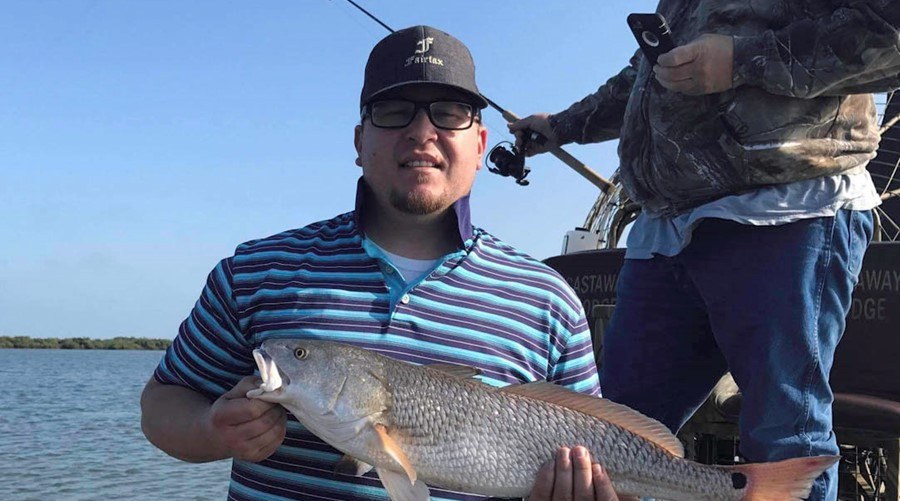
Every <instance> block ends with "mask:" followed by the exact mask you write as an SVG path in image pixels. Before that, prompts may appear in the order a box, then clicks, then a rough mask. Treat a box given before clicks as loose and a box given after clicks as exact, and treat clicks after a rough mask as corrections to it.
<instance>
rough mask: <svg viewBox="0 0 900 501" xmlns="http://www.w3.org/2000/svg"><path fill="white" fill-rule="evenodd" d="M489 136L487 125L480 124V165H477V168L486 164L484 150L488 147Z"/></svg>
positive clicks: (479, 168)
mask: <svg viewBox="0 0 900 501" xmlns="http://www.w3.org/2000/svg"><path fill="white" fill-rule="evenodd" d="M487 136H488V131H487V127H485V126H484V125H481V124H480V123H479V124H478V165H476V166H475V170H481V166H482V165H484V152H485V150H486V149H487Z"/></svg>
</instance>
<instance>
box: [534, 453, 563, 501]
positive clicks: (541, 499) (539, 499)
mask: <svg viewBox="0 0 900 501" xmlns="http://www.w3.org/2000/svg"><path fill="white" fill-rule="evenodd" d="M555 468H556V466H555V465H554V463H553V461H547V462H546V463H544V466H541V469H540V470H539V471H538V474H537V477H535V479H534V488H533V489H532V490H531V495H529V496H528V501H550V496H552V495H553V475H554V470H555Z"/></svg>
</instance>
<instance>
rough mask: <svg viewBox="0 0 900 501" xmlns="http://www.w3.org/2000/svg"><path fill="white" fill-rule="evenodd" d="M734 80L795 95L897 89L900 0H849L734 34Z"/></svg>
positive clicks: (899, 77) (771, 90) (783, 93)
mask: <svg viewBox="0 0 900 501" xmlns="http://www.w3.org/2000/svg"><path fill="white" fill-rule="evenodd" d="M734 83H735V86H738V85H752V86H756V87H761V88H763V89H765V90H766V91H768V92H771V93H773V94H779V95H785V96H792V97H798V98H814V97H817V96H820V95H846V94H861V93H869V92H887V91H890V90H892V89H895V88H897V87H900V0H863V1H849V2H845V5H844V6H842V7H839V8H838V9H836V10H834V11H833V12H832V13H831V14H830V15H829V16H825V17H822V18H818V19H801V20H798V21H795V22H793V23H791V24H789V25H787V26H785V27H783V28H781V29H778V30H768V31H765V32H763V33H761V34H759V35H756V36H750V37H742V36H737V37H735V39H734Z"/></svg>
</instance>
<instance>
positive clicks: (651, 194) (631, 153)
mask: <svg viewBox="0 0 900 501" xmlns="http://www.w3.org/2000/svg"><path fill="white" fill-rule="evenodd" d="M658 11H659V12H660V13H662V14H663V15H664V16H665V17H666V19H667V20H668V22H669V25H670V27H671V29H672V34H673V38H674V39H675V42H676V44H679V45H681V44H685V43H688V42H690V41H692V40H694V39H695V38H697V37H698V36H700V35H703V34H705V33H719V34H726V35H731V36H733V37H734V72H733V80H734V84H735V86H734V88H732V89H730V90H728V91H725V92H722V93H719V94H710V95H706V96H687V95H684V94H680V93H676V92H671V91H668V90H666V89H665V88H663V87H662V86H661V85H660V84H659V83H658V82H657V81H656V80H655V78H653V74H652V72H651V68H650V65H649V64H648V63H647V62H645V61H644V60H643V58H642V57H640V56H639V55H636V56H635V58H633V59H632V61H631V65H630V66H628V67H626V68H625V69H624V70H622V71H621V72H620V73H619V74H618V75H616V76H614V77H612V78H611V79H610V80H609V81H607V82H606V83H605V84H604V85H603V86H601V87H600V88H599V89H598V90H597V92H595V93H594V94H591V95H590V96H587V97H586V98H584V99H583V100H581V101H579V102H577V103H575V104H573V105H572V106H570V107H569V108H568V109H567V110H565V111H563V112H560V113H557V114H554V115H551V117H550V123H551V126H552V127H553V129H554V132H555V133H556V134H557V136H558V137H559V140H560V144H565V143H570V142H577V143H581V144H584V143H593V142H599V141H604V140H607V139H613V138H616V137H618V138H619V139H620V141H619V159H620V166H619V176H620V179H621V181H622V184H623V187H624V188H625V189H626V191H627V193H628V194H629V196H630V197H631V198H632V199H633V200H635V201H636V202H638V203H640V204H641V206H642V207H643V209H644V211H646V212H649V213H652V214H657V215H673V214H677V213H679V212H682V211H684V210H686V209H689V208H691V207H694V206H697V205H700V204H702V203H704V202H707V201H710V200H714V199H716V198H719V197H722V196H725V195H728V194H732V193H738V192H741V191H747V190H751V189H754V188H758V187H760V186H766V185H773V184H780V183H787V182H791V181H798V180H802V179H809V178H814V177H819V176H824V175H830V174H835V173H839V172H846V171H852V170H855V169H862V168H864V167H865V165H866V163H867V162H868V161H869V160H870V159H871V158H872V157H874V155H875V150H876V148H877V146H878V140H879V135H878V124H877V118H876V112H875V105H874V99H873V96H872V94H871V93H872V92H885V91H888V90H891V89H895V88H898V87H900V34H898V33H900V32H898V30H900V0H832V1H824V0H754V1H749V0H686V1H680V0H661V2H660V3H659V6H658Z"/></svg>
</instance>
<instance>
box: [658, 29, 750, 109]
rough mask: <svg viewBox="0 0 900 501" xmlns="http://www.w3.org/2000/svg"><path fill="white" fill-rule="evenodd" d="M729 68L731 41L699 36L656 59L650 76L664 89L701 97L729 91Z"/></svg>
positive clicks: (731, 58)
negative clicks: (654, 77)
mask: <svg viewBox="0 0 900 501" xmlns="http://www.w3.org/2000/svg"><path fill="white" fill-rule="evenodd" d="M733 68H734V39H733V38H732V37H730V36H727V35H703V36H701V37H700V38H698V39H696V40H694V41H693V42H691V43H689V44H686V45H682V46H680V47H676V48H674V49H672V50H671V51H669V52H667V53H665V54H662V55H660V56H659V58H658V59H657V65H656V66H654V67H653V72H654V73H655V74H656V80H657V81H659V83H660V84H661V85H662V86H663V87H665V88H666V89H669V90H671V91H675V92H681V93H683V94H688V95H691V96H702V95H706V94H715V93H718V92H723V91H726V90H728V89H730V88H732V87H733V86H734V83H733V80H732V78H733V77H732V71H733Z"/></svg>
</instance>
